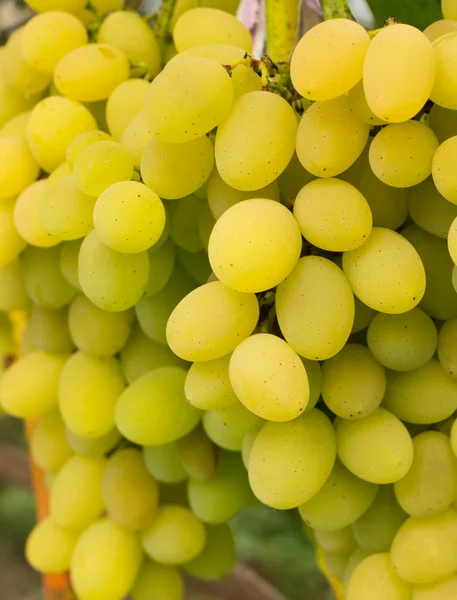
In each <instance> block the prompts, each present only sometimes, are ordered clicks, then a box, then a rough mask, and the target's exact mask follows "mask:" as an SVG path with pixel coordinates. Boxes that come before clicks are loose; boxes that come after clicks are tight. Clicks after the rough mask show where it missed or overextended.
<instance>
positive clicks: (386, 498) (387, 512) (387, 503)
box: [351, 475, 408, 552]
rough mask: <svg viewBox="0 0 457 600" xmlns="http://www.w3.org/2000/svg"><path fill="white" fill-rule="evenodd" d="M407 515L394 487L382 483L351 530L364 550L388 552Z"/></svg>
mask: <svg viewBox="0 0 457 600" xmlns="http://www.w3.org/2000/svg"><path fill="white" fill-rule="evenodd" d="M406 476H408V475H406ZM399 483H400V482H399ZM395 485H397V484H395ZM407 516H408V515H407V514H406V513H405V512H404V510H403V509H402V508H401V506H400V505H399V504H398V501H397V499H396V497H395V493H394V490H393V487H392V486H391V485H382V486H380V487H379V489H378V493H377V494H376V497H375V499H374V501H373V502H372V504H371V505H370V507H369V508H368V510H367V511H365V512H364V513H363V515H362V516H361V517H359V518H358V519H357V521H355V522H354V523H353V524H352V525H351V531H352V533H353V534H354V537H355V540H356V542H357V544H359V546H360V547H361V548H362V549H363V550H365V551H367V552H388V551H389V550H390V547H391V545H392V540H393V539H394V537H395V535H396V533H397V531H398V529H399V527H400V526H401V525H402V523H403V522H404V521H405V520H406V518H407Z"/></svg>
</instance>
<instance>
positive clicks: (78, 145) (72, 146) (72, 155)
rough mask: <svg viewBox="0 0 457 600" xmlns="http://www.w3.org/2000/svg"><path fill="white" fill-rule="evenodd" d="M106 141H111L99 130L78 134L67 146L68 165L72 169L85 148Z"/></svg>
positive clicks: (109, 137) (108, 136)
mask: <svg viewBox="0 0 457 600" xmlns="http://www.w3.org/2000/svg"><path fill="white" fill-rule="evenodd" d="M121 85H122V84H121ZM106 140H111V136H110V135H108V134H107V133H105V132H104V131H100V130H99V129H91V130H90V131H84V132H83V133H80V134H79V135H77V136H76V137H74V138H73V139H72V141H71V142H70V143H69V145H68V148H67V152H66V158H67V162H68V164H69V165H70V166H71V167H72V169H73V165H74V164H75V160H76V159H77V158H78V156H79V155H80V154H81V152H82V151H83V150H84V149H85V148H87V146H90V145H91V144H95V142H103V141H106Z"/></svg>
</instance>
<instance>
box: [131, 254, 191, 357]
mask: <svg viewBox="0 0 457 600" xmlns="http://www.w3.org/2000/svg"><path fill="white" fill-rule="evenodd" d="M196 286H197V282H196V281H194V280H193V279H192V278H191V277H190V276H189V275H187V273H186V272H185V271H183V270H182V268H181V267H180V265H176V266H175V268H174V270H173V273H172V274H171V276H170V279H169V280H168V282H167V284H166V285H165V287H164V288H163V289H162V290H160V292H158V293H156V294H154V295H153V296H145V297H143V298H142V299H141V300H140V301H139V302H138V303H137V304H136V306H135V312H136V317H137V319H138V323H139V325H140V327H141V329H142V330H143V331H144V333H145V334H146V335H147V336H148V338H150V339H151V340H153V341H154V342H156V343H157V344H162V345H165V346H166V345H167V338H166V327H167V321H168V319H169V317H170V315H171V313H172V312H173V309H174V308H175V306H176V305H177V304H178V303H179V302H180V301H181V300H182V299H183V298H184V296H186V295H187V294H188V293H189V292H190V291H191V290H193V289H194V288H195V287H196Z"/></svg>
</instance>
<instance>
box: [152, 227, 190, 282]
mask: <svg viewBox="0 0 457 600" xmlns="http://www.w3.org/2000/svg"><path fill="white" fill-rule="evenodd" d="M166 227H167V224H166V223H165V228H166ZM164 231H165V229H164ZM158 246H159V242H156V244H155V245H154V246H152V247H151V248H149V250H148V256H149V279H148V283H147V285H146V289H145V292H146V294H157V292H160V291H161V290H163V288H164V287H165V286H166V285H167V283H168V282H169V281H170V277H171V274H172V273H173V269H174V267H175V264H176V254H177V248H176V246H175V245H174V243H173V242H172V241H171V240H169V239H167V240H166V241H165V243H164V244H163V245H161V246H160V247H158ZM195 256H198V255H195Z"/></svg>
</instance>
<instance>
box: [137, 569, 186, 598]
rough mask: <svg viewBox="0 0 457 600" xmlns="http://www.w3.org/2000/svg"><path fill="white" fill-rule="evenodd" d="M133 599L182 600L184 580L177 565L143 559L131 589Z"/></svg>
mask: <svg viewBox="0 0 457 600" xmlns="http://www.w3.org/2000/svg"><path fill="white" fill-rule="evenodd" d="M129 596H131V598H133V600H159V599H160V598H166V599H167V600H182V598H183V596H184V582H183V579H182V575H181V573H180V572H179V570H178V569H177V568H176V567H173V566H171V565H159V564H158V563H154V562H152V561H151V560H147V559H146V560H143V563H142V565H141V569H140V572H139V573H138V577H137V578H136V580H135V583H134V584H133V587H132V589H131V590H130V593H129Z"/></svg>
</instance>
